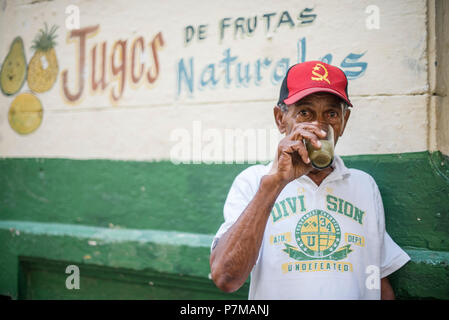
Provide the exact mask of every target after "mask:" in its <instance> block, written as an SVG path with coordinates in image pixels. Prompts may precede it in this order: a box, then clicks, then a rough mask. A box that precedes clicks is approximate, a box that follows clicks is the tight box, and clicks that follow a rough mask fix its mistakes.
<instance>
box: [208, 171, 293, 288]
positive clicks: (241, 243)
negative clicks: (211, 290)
mask: <svg viewBox="0 0 449 320" xmlns="http://www.w3.org/2000/svg"><path fill="white" fill-rule="evenodd" d="M284 186H285V184H282V183H280V182H279V181H277V180H276V178H275V176H271V175H269V176H264V177H262V179H261V182H260V186H259V190H258V191H257V193H256V194H255V196H254V198H253V199H252V200H251V202H250V203H249V204H248V206H247V207H246V209H245V210H244V211H243V212H242V214H241V215H240V217H239V219H238V220H237V221H236V222H235V223H234V225H233V226H232V227H231V228H230V229H229V230H228V231H227V232H226V233H225V234H224V235H223V236H222V237H221V238H220V240H219V242H218V244H217V245H216V247H215V249H213V251H212V254H211V259H210V265H211V274H212V279H213V281H214V282H215V284H216V285H217V287H219V288H220V289H221V290H223V291H226V292H233V291H236V290H237V289H239V288H240V287H241V286H242V285H243V283H244V282H245V280H246V279H247V278H248V276H249V274H250V272H251V270H252V268H253V266H254V264H255V263H256V261H257V256H258V254H259V249H260V246H261V243H262V238H263V234H264V231H265V226H266V224H267V219H268V217H269V215H270V212H271V209H272V208H273V205H274V202H275V201H276V198H277V197H278V195H279V193H280V192H281V191H282V189H283V188H284Z"/></svg>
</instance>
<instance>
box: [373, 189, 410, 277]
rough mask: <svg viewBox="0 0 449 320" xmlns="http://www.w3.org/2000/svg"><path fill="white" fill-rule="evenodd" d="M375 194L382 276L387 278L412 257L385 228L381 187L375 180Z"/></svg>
mask: <svg viewBox="0 0 449 320" xmlns="http://www.w3.org/2000/svg"><path fill="white" fill-rule="evenodd" d="M374 196H375V205H376V207H377V214H378V224H379V237H380V238H381V241H380V243H381V251H380V277H381V278H385V277H387V276H388V275H390V274H392V273H393V272H395V271H396V270H398V269H400V268H401V267H402V266H403V265H405V264H406V263H407V262H408V261H409V260H410V257H409V255H408V254H407V253H406V252H405V251H404V250H402V249H401V248H400V247H399V246H398V245H397V244H396V242H394V241H393V239H392V238H391V237H390V235H389V234H388V232H387V231H386V229H385V211H384V206H383V203H382V197H381V195H380V192H379V188H378V187H377V184H375V182H374Z"/></svg>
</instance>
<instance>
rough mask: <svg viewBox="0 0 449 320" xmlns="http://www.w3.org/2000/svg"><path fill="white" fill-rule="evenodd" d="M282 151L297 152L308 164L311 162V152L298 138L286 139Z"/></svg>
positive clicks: (291, 153)
mask: <svg viewBox="0 0 449 320" xmlns="http://www.w3.org/2000/svg"><path fill="white" fill-rule="evenodd" d="M281 152H285V153H288V154H290V155H293V154H295V153H296V154H298V155H299V156H300V158H301V160H302V161H303V162H304V163H306V164H308V163H310V159H309V154H308V152H307V149H306V147H305V146H304V144H303V143H302V141H298V140H289V141H286V142H285V144H284V145H283V146H282V148H281ZM294 158H295V157H294Z"/></svg>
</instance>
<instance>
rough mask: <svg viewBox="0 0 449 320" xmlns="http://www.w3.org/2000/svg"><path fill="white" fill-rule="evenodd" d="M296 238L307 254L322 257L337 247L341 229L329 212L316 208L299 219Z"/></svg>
mask: <svg viewBox="0 0 449 320" xmlns="http://www.w3.org/2000/svg"><path fill="white" fill-rule="evenodd" d="M295 238H296V242H297V243H298V246H299V248H300V249H301V250H302V251H303V252H304V253H305V254H306V255H307V256H309V257H313V258H321V257H326V256H328V255H330V254H331V253H332V252H334V251H335V249H337V247H338V245H339V244H340V238H341V229H340V226H339V225H338V222H337V221H336V220H335V219H334V218H333V217H332V216H331V215H330V214H329V213H327V212H325V211H323V210H318V209H316V210H312V211H310V212H308V213H306V214H305V215H304V216H303V217H302V218H301V219H300V220H299V221H298V224H297V225H296V229H295Z"/></svg>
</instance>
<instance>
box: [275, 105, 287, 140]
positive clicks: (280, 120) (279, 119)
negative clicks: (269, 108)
mask: <svg viewBox="0 0 449 320" xmlns="http://www.w3.org/2000/svg"><path fill="white" fill-rule="evenodd" d="M273 113H274V121H275V122H276V125H277V127H278V129H279V132H280V133H282V134H284V133H285V131H286V127H285V123H284V112H282V110H281V108H280V107H279V106H274V108H273Z"/></svg>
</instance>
